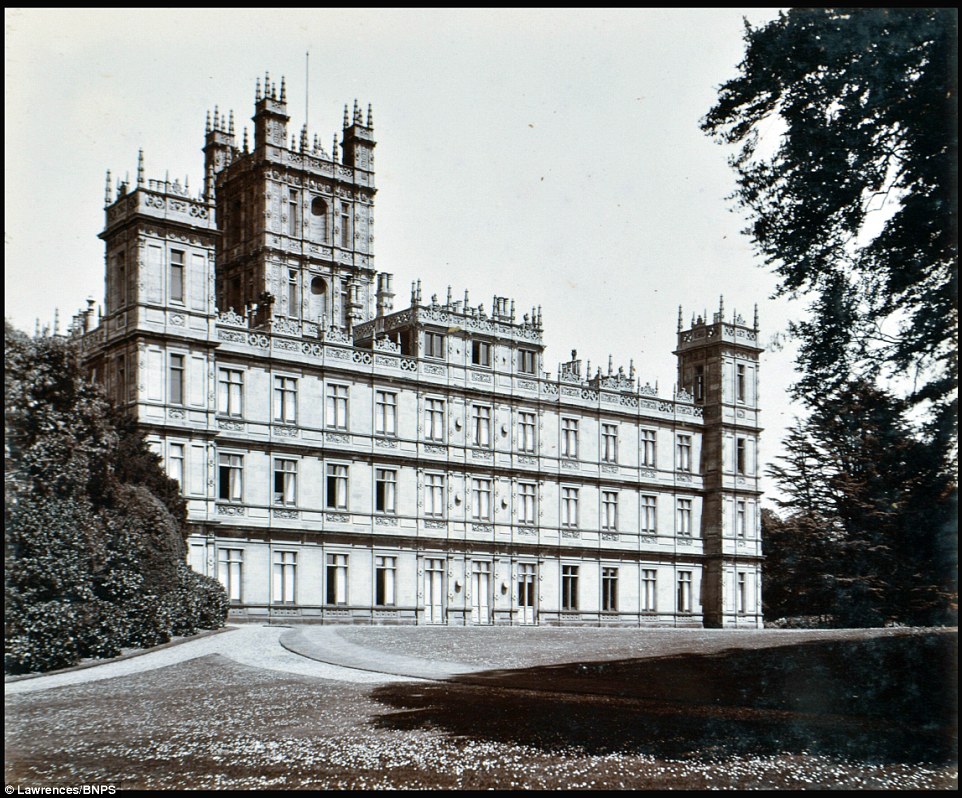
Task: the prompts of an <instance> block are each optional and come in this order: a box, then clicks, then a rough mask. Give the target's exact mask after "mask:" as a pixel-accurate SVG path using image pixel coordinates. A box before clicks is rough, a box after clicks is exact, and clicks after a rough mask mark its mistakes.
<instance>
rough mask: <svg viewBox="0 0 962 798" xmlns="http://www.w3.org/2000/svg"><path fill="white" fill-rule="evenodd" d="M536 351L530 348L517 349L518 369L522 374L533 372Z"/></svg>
mask: <svg viewBox="0 0 962 798" xmlns="http://www.w3.org/2000/svg"><path fill="white" fill-rule="evenodd" d="M535 364H536V353H535V352H534V351H532V350H531V349H519V350H518V371H520V372H521V373H522V374H534V373H535Z"/></svg>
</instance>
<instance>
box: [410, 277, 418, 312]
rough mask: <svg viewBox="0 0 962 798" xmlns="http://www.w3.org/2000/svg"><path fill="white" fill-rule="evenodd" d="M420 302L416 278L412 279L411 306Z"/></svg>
mask: <svg viewBox="0 0 962 798" xmlns="http://www.w3.org/2000/svg"><path fill="white" fill-rule="evenodd" d="M417 303H418V292H417V288H416V287H415V285H414V280H411V307H414V306H415V305H416V304H417Z"/></svg>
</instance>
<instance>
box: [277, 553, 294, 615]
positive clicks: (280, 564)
mask: <svg viewBox="0 0 962 798" xmlns="http://www.w3.org/2000/svg"><path fill="white" fill-rule="evenodd" d="M296 568H297V554H296V553H295V552H293V551H275V552H274V603H275V604H293V603H294V596H295V593H294V577H295V569H296Z"/></svg>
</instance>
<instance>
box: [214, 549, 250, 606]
mask: <svg viewBox="0 0 962 798" xmlns="http://www.w3.org/2000/svg"><path fill="white" fill-rule="evenodd" d="M243 554H244V552H243V550H242V549H220V550H218V552H217V578H218V579H219V580H220V583H221V584H222V585H223V586H224V591H225V592H226V593H227V598H228V599H230V600H231V601H240V600H241V563H242V562H243Z"/></svg>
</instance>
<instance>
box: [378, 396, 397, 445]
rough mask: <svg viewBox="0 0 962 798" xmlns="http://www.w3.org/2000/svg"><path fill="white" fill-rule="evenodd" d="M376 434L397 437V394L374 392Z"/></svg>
mask: <svg viewBox="0 0 962 798" xmlns="http://www.w3.org/2000/svg"><path fill="white" fill-rule="evenodd" d="M374 432H375V433H376V434H378V435H391V436H396V435H397V394H396V393H390V392H388V391H375V392H374Z"/></svg>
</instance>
